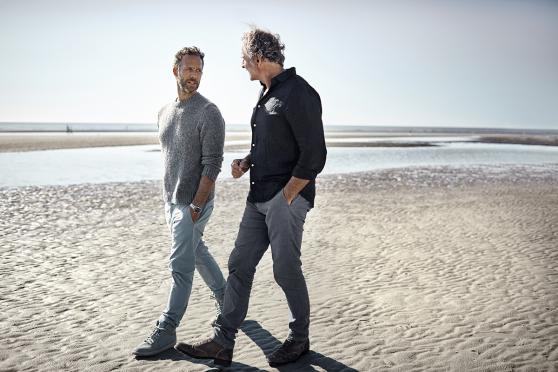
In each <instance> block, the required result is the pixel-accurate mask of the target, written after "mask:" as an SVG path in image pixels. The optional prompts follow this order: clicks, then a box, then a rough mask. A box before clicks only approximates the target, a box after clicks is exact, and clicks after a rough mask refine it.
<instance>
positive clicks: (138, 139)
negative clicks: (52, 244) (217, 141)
mask: <svg viewBox="0 0 558 372" xmlns="http://www.w3.org/2000/svg"><path fill="white" fill-rule="evenodd" d="M457 134H461V135H457ZM326 142H327V146H328V147H429V146H438V145H440V144H442V143H455V142H468V143H494V144H520V145H540V146H558V134H555V135H535V134H530V135H524V134H487V135H471V134H466V133H422V134H417V133H397V135H394V133H386V132H373V133H358V132H326ZM249 143H250V133H249V132H227V135H226V138H225V151H243V150H248V149H249ZM158 144H159V139H158V136H157V133H155V132H153V133H145V132H74V133H59V132H58V133H56V132H54V133H52V132H50V133H44V132H40V133H0V152H24V151H39V150H55V149H75V148H88V147H106V146H134V145H158Z"/></svg>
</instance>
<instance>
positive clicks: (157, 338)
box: [132, 322, 176, 357]
mask: <svg viewBox="0 0 558 372" xmlns="http://www.w3.org/2000/svg"><path fill="white" fill-rule="evenodd" d="M174 345H176V331H175V330H174V329H173V330H169V329H166V328H162V327H159V322H157V324H156V325H155V329H154V330H153V332H151V335H149V337H147V338H146V339H145V341H143V343H142V344H141V345H139V346H138V347H137V348H136V349H135V350H134V351H133V352H132V354H134V355H137V356H140V357H148V356H153V355H157V354H159V353H162V352H163V351H165V350H168V349H172V348H173V347H174Z"/></svg>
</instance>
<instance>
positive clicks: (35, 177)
mask: <svg viewBox="0 0 558 372" xmlns="http://www.w3.org/2000/svg"><path fill="white" fill-rule="evenodd" d="M158 150H159V147H158V146H155V145H148V146H119V147H98V148H84V149H64V150H47V151H30V152H12V153H0V187H16V186H33V185H69V184H79V183H105V182H133V181H141V180H156V179H160V178H161V176H162V164H161V159H160V152H159V151H158ZM244 155H245V154H244V153H243V152H227V153H225V160H224V162H223V172H221V174H220V176H219V177H221V178H228V177H230V171H229V169H230V168H229V164H230V163H231V161H232V159H234V158H238V157H242V156H244ZM551 163H554V164H558V147H550V146H526V145H507V144H506V145H504V144H481V143H449V144H442V145H440V146H435V147H405V148H395V147H389V148H377V147H331V148H329V149H328V158H327V163H326V166H325V168H324V171H323V172H322V173H323V174H335V173H349V172H360V171H370V170H376V169H387V168H405V167H417V166H464V165H499V164H514V165H530V164H533V165H544V164H551Z"/></svg>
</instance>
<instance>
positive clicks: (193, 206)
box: [190, 203, 202, 213]
mask: <svg viewBox="0 0 558 372" xmlns="http://www.w3.org/2000/svg"><path fill="white" fill-rule="evenodd" d="M190 208H191V209H192V210H193V211H194V213H200V212H201V210H202V209H201V207H198V206H197V205H195V204H194V203H190Z"/></svg>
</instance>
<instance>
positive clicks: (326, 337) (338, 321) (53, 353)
mask: <svg viewBox="0 0 558 372" xmlns="http://www.w3.org/2000/svg"><path fill="white" fill-rule="evenodd" d="M557 184H558V165H547V166H530V167H510V166H506V167H504V166H498V167H463V168H444V167H441V168H414V169H401V170H386V171H379V172H371V173H359V174H349V175H332V176H323V177H320V178H319V180H318V197H317V199H316V208H315V209H314V210H312V211H311V212H310V213H309V215H308V217H307V221H306V226H305V236H304V242H303V248H302V252H303V263H304V272H305V275H306V278H307V282H308V286H309V291H310V296H311V312H312V313H311V352H310V353H309V354H308V355H306V356H304V357H303V358H302V359H301V360H300V361H299V362H297V363H295V364H292V365H289V366H286V367H283V368H281V369H280V370H281V371H316V370H317V371H352V370H358V371H387V370H389V371H553V370H556V366H557V365H558V251H557V249H556V248H557V247H558V213H557V212H556V211H557V210H558V188H557V187H556V185H557ZM247 188H248V183H247V180H246V179H242V180H225V181H222V182H220V183H219V184H218V189H217V199H216V208H215V212H214V214H213V216H212V218H211V220H210V223H209V225H208V226H207V229H206V233H205V240H206V242H207V244H208V246H209V247H210V250H211V251H212V252H213V253H214V255H215V257H216V259H217V261H218V263H219V264H220V265H221V266H222V267H223V268H226V263H227V259H228V256H229V253H230V251H231V249H232V247H233V243H234V239H235V237H236V232H237V229H238V224H239V221H240V217H241V213H242V210H243V205H244V202H245V196H246V190H247ZM160 194H161V185H160V183H159V182H138V183H112V184H95V185H91V184H89V185H88V184H84V185H74V186H68V187H62V186H60V187H23V188H16V189H0V213H1V215H2V218H1V220H0V221H1V224H0V254H1V255H2V259H1V261H0V275H1V278H2V281H1V286H0V308H1V309H2V311H1V312H0V325H1V328H2V336H1V341H2V342H1V343H0V370H2V371H35V370H40V371H62V370H63V371H84V370H87V371H111V370H125V371H206V370H209V369H210V367H211V364H210V362H204V361H201V360H196V359H191V358H189V357H186V356H184V355H182V354H180V353H178V352H176V351H174V350H171V351H168V352H165V353H163V354H162V355H160V356H158V357H154V358H149V359H144V360H136V359H135V358H133V356H132V355H131V351H132V350H133V348H134V347H135V346H136V345H137V344H139V343H140V342H141V341H142V340H143V339H144V338H145V337H146V336H147V335H148V334H149V333H150V331H151V329H152V327H153V325H154V322H155V320H156V318H157V317H158V316H159V314H160V312H161V311H162V310H163V309H164V306H165V302H166V297H167V293H168V290H169V272H168V271H167V268H166V259H167V254H168V250H169V235H168V231H167V229H166V226H165V222H164V217H163V209H162V204H161V198H160ZM212 316H213V310H212V303H211V301H210V299H209V290H208V289H207V288H206V287H205V286H204V285H203V284H202V281H201V279H200V278H199V276H197V275H196V277H195V279H194V287H193V291H192V296H191V300H190V306H189V308H188V310H187V313H186V316H185V318H184V320H183V323H182V325H181V326H180V328H179V329H178V337H179V340H188V341H192V340H195V339H198V338H199V337H200V336H202V335H205V334H207V333H208V332H209V330H210V328H209V325H208V322H209V320H210V319H211V317H212ZM287 322H288V317H287V306H286V302H285V299H284V296H283V294H282V292H281V290H280V288H279V287H278V286H277V285H276V284H275V282H274V279H273V273H272V267H271V256H270V253H269V252H268V253H266V254H265V256H264V257H263V259H262V261H261V263H260V265H259V267H258V271H257V273H256V280H255V283H254V287H253V292H252V297H251V302H250V310H249V313H248V316H247V321H246V322H245V324H244V325H243V327H242V329H241V331H240V332H239V334H238V340H237V347H236V349H235V355H234V360H235V362H234V364H233V368H232V369H231V370H245V371H255V370H275V369H273V368H270V367H269V366H267V364H266V362H265V354H266V353H269V352H270V351H271V350H272V349H273V348H274V347H276V346H277V345H278V344H279V342H280V341H282V340H283V338H284V337H285V336H286V334H287V331H288V329H287Z"/></svg>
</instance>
